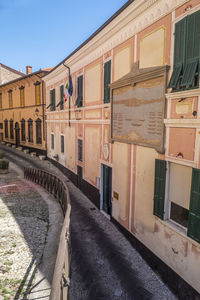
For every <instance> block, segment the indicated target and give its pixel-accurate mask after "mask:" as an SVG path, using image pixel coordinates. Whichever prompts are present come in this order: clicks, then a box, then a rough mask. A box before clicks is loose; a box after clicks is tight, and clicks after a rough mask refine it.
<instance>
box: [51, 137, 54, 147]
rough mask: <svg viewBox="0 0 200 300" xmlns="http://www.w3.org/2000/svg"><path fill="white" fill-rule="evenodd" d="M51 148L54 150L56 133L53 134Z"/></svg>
mask: <svg viewBox="0 0 200 300" xmlns="http://www.w3.org/2000/svg"><path fill="white" fill-rule="evenodd" d="M51 149H52V150H54V134H51Z"/></svg>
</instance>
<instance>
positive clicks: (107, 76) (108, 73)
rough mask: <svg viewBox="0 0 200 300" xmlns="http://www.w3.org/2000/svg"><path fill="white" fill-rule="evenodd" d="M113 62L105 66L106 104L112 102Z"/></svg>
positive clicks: (108, 62)
mask: <svg viewBox="0 0 200 300" xmlns="http://www.w3.org/2000/svg"><path fill="white" fill-rule="evenodd" d="M110 81H111V61H110V60H109V61H107V62H106V63H105V64H104V103H108V102H110V87H109V86H108V85H109V84H110Z"/></svg>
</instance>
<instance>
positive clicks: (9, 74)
mask: <svg viewBox="0 0 200 300" xmlns="http://www.w3.org/2000/svg"><path fill="white" fill-rule="evenodd" d="M22 76H24V73H22V72H19V71H17V70H15V69H12V68H10V67H8V66H6V65H4V64H2V63H0V84H4V83H7V82H9V81H11V80H14V79H17V78H19V77H22Z"/></svg>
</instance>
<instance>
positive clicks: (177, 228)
mask: <svg viewBox="0 0 200 300" xmlns="http://www.w3.org/2000/svg"><path fill="white" fill-rule="evenodd" d="M157 220H158V221H159V222H160V223H162V224H163V225H164V226H167V227H169V228H170V229H172V230H173V231H175V232H176V233H177V234H179V235H180V236H182V237H183V238H184V239H186V240H187V241H188V242H190V243H191V244H193V245H194V246H195V247H198V248H199V249H200V244H199V243H198V242H196V241H195V240H193V239H192V238H190V237H189V236H187V228H184V227H182V226H181V225H179V224H177V223H175V222H174V221H172V220H164V221H163V220H161V219H159V218H157Z"/></svg>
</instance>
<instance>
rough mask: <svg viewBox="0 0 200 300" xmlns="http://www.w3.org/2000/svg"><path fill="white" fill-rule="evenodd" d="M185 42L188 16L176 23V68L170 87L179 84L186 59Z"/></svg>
mask: <svg viewBox="0 0 200 300" xmlns="http://www.w3.org/2000/svg"><path fill="white" fill-rule="evenodd" d="M185 42H186V18H184V19H183V20H181V21H179V22H177V23H176V25H175V39H174V68H173V73H172V76H171V79H170V82H169V85H168V88H175V87H176V86H177V83H178V80H179V77H180V74H181V71H182V68H183V64H184V59H185Z"/></svg>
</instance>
